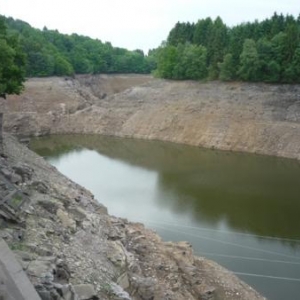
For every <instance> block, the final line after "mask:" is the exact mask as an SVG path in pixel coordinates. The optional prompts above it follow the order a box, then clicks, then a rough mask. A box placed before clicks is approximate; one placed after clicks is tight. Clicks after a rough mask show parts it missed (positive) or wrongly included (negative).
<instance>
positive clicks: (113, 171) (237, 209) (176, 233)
mask: <svg viewBox="0 0 300 300" xmlns="http://www.w3.org/2000/svg"><path fill="white" fill-rule="evenodd" d="M31 147H32V148H33V149H34V150H35V151H37V152H38V153H39V154H41V155H43V156H45V157H47V159H49V161H50V162H51V163H52V164H53V165H55V166H56V167H57V168H58V169H59V170H60V171H61V172H62V173H64V174H66V175H67V176H69V177H71V178H72V179H73V180H75V181H76V182H78V183H80V184H82V185H84V186H85V187H87V188H88V189H90V190H91V191H92V192H93V193H94V194H95V195H96V197H97V198H98V199H99V200H100V201H101V202H102V203H103V204H105V205H106V206H107V207H108V209H109V211H110V213H112V214H115V215H117V216H122V217H127V218H129V219H130V220H135V221H143V222H144V223H146V224H147V225H148V226H150V227H152V228H154V229H156V230H157V231H158V232H159V234H160V235H161V236H162V237H163V238H165V239H169V240H183V239H184V240H188V241H190V242H191V243H192V244H193V246H194V249H195V252H197V253H199V254H205V255H206V256H208V257H211V258H213V259H214V260H216V261H218V262H219V263H221V264H223V265H224V266H226V267H227V268H229V269H231V270H233V271H234V272H236V273H238V274H239V276H241V277H242V278H243V279H244V280H245V281H247V282H249V283H250V284H252V285H253V286H255V287H256V288H257V289H258V290H260V291H261V292H262V293H263V294H265V295H266V296H268V297H269V298H270V299H286V298H289V299H297V297H298V292H299V288H298V287H299V285H300V279H299V278H300V220H299V214H300V197H299V195H300V165H299V162H297V161H294V160H286V159H279V158H272V157H266V156H256V155H248V154H240V153H229V152H221V151H211V150H205V149H199V148H196V147H188V146H183V145H176V144H171V143H162V142H150V141H140V140H130V139H118V138H110V137H99V136H54V137H49V138H43V139H38V140H35V141H33V142H32V143H31ZM249 274H250V275H249ZM256 275H258V276H264V277H257V276H256Z"/></svg>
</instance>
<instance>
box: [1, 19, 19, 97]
mask: <svg viewBox="0 0 300 300" xmlns="http://www.w3.org/2000/svg"><path fill="white" fill-rule="evenodd" d="M24 76H25V55H24V54H23V52H22V51H21V48H20V45H19V41H18V38H17V37H15V36H10V35H8V34H7V30H6V26H5V21H4V19H3V18H2V17H0V94H1V95H2V96H4V95H5V94H19V93H20V92H21V91H22V89H23V82H24V81H25V77H24Z"/></svg>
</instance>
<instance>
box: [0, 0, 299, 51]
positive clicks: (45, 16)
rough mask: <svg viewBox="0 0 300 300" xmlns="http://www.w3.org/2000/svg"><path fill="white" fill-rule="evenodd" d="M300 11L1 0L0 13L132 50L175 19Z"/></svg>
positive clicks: (250, 1)
mask: <svg viewBox="0 0 300 300" xmlns="http://www.w3.org/2000/svg"><path fill="white" fill-rule="evenodd" d="M275 11H276V12H277V13H283V14H284V15H286V14H292V15H294V16H296V17H297V16H298V15H299V13H300V0H148V1H143V0H0V14H2V15H5V16H10V17H13V18H17V19H21V20H23V21H26V22H28V23H29V24H30V25H32V26H33V27H36V28H41V29H42V28H43V27H44V26H46V27H47V28H48V29H58V30H59V31H60V32H62V33H74V32H75V33H78V34H83V35H87V36H90V37H92V38H99V39H100V40H102V41H103V42H105V41H109V42H111V43H112V44H113V45H114V46H118V47H124V48H127V49H130V50H134V49H143V50H144V51H146V52H147V51H148V49H149V48H150V49H151V48H155V47H157V46H159V45H160V44H161V42H162V41H163V40H165V39H166V38H167V35H168V33H169V31H170V30H171V28H172V27H173V26H174V25H175V23H176V22H177V21H181V22H182V21H190V22H196V21H197V20H198V19H202V18H206V17H212V18H213V19H214V18H216V17H217V16H220V17H221V18H222V19H223V21H224V22H225V23H226V24H227V25H230V26H232V25H235V24H238V23H241V22H247V21H254V20H255V19H258V20H262V19H264V18H267V17H270V16H272V15H273V13H274V12H275Z"/></svg>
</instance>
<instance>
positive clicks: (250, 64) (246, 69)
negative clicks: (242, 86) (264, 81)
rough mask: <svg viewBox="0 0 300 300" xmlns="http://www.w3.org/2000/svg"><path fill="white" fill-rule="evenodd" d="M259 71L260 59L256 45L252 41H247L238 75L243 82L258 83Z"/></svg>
mask: <svg viewBox="0 0 300 300" xmlns="http://www.w3.org/2000/svg"><path fill="white" fill-rule="evenodd" d="M258 70H259V57H258V53H257V49H256V43H255V41H254V40H252V39H246V40H245V42H244V45H243V52H242V53H241V56H240V68H239V70H238V74H239V76H240V78H241V79H242V80H245V81H257V80H258Z"/></svg>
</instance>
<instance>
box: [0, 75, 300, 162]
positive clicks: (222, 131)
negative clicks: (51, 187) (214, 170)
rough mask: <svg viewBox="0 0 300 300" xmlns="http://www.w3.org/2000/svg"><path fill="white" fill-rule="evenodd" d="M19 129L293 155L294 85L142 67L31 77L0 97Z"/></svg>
mask: <svg viewBox="0 0 300 300" xmlns="http://www.w3.org/2000/svg"><path fill="white" fill-rule="evenodd" d="M0 111H2V112H4V129H5V130H6V131H7V132H11V133H14V134H18V135H34V136H38V135H45V134H63V133H67V134H68V133H78V134H85V133H90V134H102V135H112V136H120V137H132V138H141V139H155V140H162V141H170V142H176V143H182V144H189V145H194V146H201V147H206V148H214V149H222V150H229V151H242V152H251V153H259V154H266V155H273V156H281V157H288V158H295V159H300V85H271V84H259V83H241V82H230V83H224V82H197V81H168V80H160V79H155V78H152V77H150V76H141V75H110V76H108V75H97V76H91V75H84V76H83V75H82V76H76V78H32V79H30V80H28V81H27V82H26V88H25V90H24V92H23V93H22V95H21V96H9V97H8V100H7V101H5V100H3V99H1V98H0Z"/></svg>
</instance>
